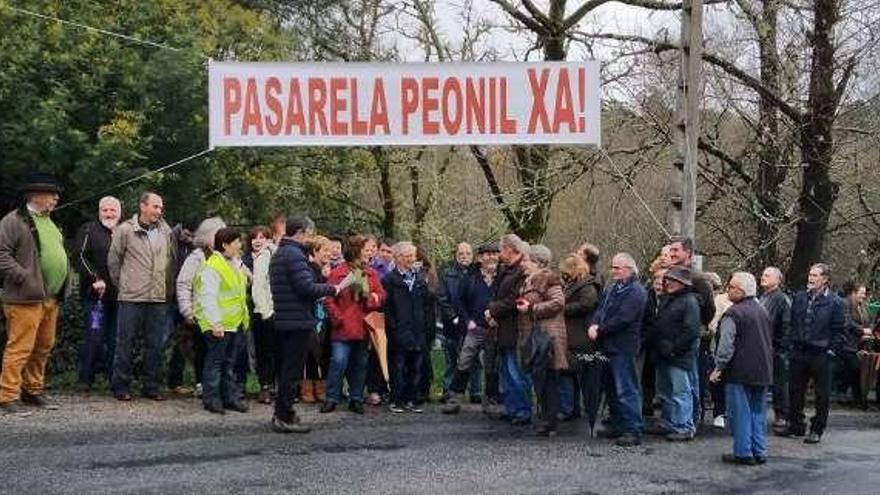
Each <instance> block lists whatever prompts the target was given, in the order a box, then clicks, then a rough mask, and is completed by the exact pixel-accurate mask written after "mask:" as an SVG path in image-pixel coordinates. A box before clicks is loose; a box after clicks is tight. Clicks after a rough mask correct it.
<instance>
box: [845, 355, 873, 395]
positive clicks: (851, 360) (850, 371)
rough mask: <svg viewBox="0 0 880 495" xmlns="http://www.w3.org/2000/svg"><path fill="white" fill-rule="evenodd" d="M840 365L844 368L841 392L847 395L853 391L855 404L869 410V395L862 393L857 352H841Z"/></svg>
mask: <svg viewBox="0 0 880 495" xmlns="http://www.w3.org/2000/svg"><path fill="white" fill-rule="evenodd" d="M840 364H841V365H842V367H843V370H842V371H843V373H842V375H843V376H842V381H843V383H842V385H843V389H842V390H841V392H843V393H847V392H849V391H850V390H852V398H853V403H854V404H856V405H858V406H861V407H863V408H867V407H868V403H867V393H864V394H863V393H862V377H861V372H860V366H859V356H858V354H856V353H855V352H841V353H840Z"/></svg>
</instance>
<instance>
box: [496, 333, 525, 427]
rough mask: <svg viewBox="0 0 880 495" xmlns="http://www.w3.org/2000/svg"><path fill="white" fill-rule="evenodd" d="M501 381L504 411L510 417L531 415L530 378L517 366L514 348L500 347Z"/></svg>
mask: <svg viewBox="0 0 880 495" xmlns="http://www.w3.org/2000/svg"><path fill="white" fill-rule="evenodd" d="M500 374H501V377H500V378H501V383H502V386H503V387H504V393H503V394H502V395H503V402H504V412H505V414H506V415H507V416H508V417H510V418H511V419H516V420H526V419H531V417H532V399H531V397H530V396H529V390H530V389H531V388H532V384H531V380H529V377H528V376H527V375H526V374H525V373H524V372H523V371H522V368H520V366H519V358H518V357H517V354H516V350H515V349H501V373H500Z"/></svg>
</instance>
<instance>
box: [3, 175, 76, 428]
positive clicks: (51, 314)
mask: <svg viewBox="0 0 880 495" xmlns="http://www.w3.org/2000/svg"><path fill="white" fill-rule="evenodd" d="M23 192H24V194H25V198H26V202H25V205H23V206H22V207H21V208H19V209H17V210H15V211H13V212H10V213H9V214H7V215H6V216H5V217H3V219H2V220H0V277H2V278H3V296H2V300H3V313H4V314H5V315H6V322H7V341H6V349H5V351H4V353H3V371H2V374H0V412H2V413H3V414H15V415H25V414H29V411H28V410H27V409H25V408H23V407H22V405H21V404H22V403H25V404H28V405H31V406H35V407H41V408H45V409H57V408H58V405H57V404H56V403H55V402H54V401H52V400H51V399H49V398H48V397H47V396H46V394H44V393H43V386H44V379H45V371H46V362H47V361H48V360H49V354H50V353H51V352H52V347H53V346H54V345H55V329H56V322H57V320H58V299H59V298H60V297H61V296H62V295H63V293H64V288H65V285H66V282H67V274H68V263H67V253H66V252H65V251H64V238H63V237H62V235H61V231H60V230H59V229H58V227H57V226H56V225H55V222H53V221H52V219H51V218H50V217H49V214H50V213H51V212H52V210H53V209H54V208H55V205H57V204H58V197H59V194H60V192H61V190H60V188H59V187H58V185H57V183H56V182H55V179H54V177H52V176H51V175H49V174H43V173H38V174H33V175H32V176H31V177H30V178H29V180H28V184H27V186H25V188H24V190H23Z"/></svg>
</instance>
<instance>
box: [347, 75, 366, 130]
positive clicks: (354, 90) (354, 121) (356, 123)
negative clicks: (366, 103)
mask: <svg viewBox="0 0 880 495" xmlns="http://www.w3.org/2000/svg"><path fill="white" fill-rule="evenodd" d="M349 86H351V133H352V135H354V136H366V135H367V121H366V120H360V119H359V118H358V111H359V110H360V109H359V108H358V83H357V79H355V78H353V77H352V78H351V79H350V80H349Z"/></svg>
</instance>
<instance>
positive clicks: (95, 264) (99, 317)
mask: <svg viewBox="0 0 880 495" xmlns="http://www.w3.org/2000/svg"><path fill="white" fill-rule="evenodd" d="M121 216H122V203H121V202H120V201H119V200H118V199H116V198H114V197H113V196H105V197H103V198H101V200H100V201H98V219H97V220H91V221H89V222H87V223H85V224H83V226H82V227H80V229H79V231H78V232H77V235H76V239H75V240H74V242H73V246H74V255H73V262H74V266H75V268H76V271H77V272H78V273H79V293H80V294H79V295H80V298H81V299H82V307H83V310H84V320H83V321H84V322H85V329H84V331H83V340H82V343H81V344H80V349H79V379H78V383H79V388H80V389H81V390H83V391H89V390H91V388H92V384H93V383H94V382H95V374H96V373H97V371H98V369H99V368H100V369H101V370H102V371H104V373H105V375H106V376H107V379H108V380H110V375H111V372H112V371H113V352H114V350H115V348H116V285H114V284H113V281H112V280H110V269H109V268H108V267H107V254H108V253H109V252H110V242H111V241H112V240H113V230H115V229H116V225H117V224H119V219H120V218H121Z"/></svg>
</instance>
